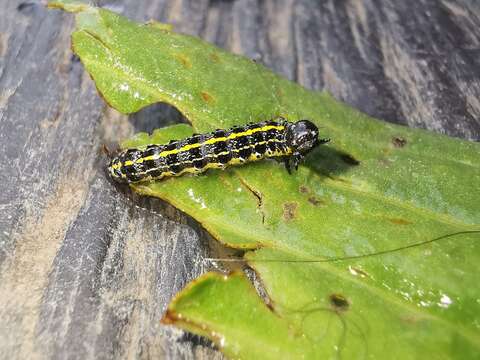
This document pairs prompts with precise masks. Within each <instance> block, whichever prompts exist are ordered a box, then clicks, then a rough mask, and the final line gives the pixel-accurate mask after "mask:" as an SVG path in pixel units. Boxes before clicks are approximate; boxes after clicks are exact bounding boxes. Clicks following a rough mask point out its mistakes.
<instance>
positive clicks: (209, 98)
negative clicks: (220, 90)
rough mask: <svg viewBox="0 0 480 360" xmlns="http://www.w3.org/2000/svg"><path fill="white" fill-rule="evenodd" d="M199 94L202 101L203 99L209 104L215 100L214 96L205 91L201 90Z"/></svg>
mask: <svg viewBox="0 0 480 360" xmlns="http://www.w3.org/2000/svg"><path fill="white" fill-rule="evenodd" d="M200 96H201V97H202V99H203V101H205V102H206V103H208V104H211V103H213V102H214V101H215V98H214V97H213V96H212V95H210V94H209V93H208V92H206V91H202V92H201V93H200Z"/></svg>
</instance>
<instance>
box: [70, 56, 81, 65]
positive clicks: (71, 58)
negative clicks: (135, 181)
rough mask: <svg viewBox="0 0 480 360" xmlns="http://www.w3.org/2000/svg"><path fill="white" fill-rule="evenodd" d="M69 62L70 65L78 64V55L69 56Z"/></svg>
mask: <svg viewBox="0 0 480 360" xmlns="http://www.w3.org/2000/svg"><path fill="white" fill-rule="evenodd" d="M70 62H71V63H72V64H75V63H79V62H80V57H78V55H76V54H72V56H70Z"/></svg>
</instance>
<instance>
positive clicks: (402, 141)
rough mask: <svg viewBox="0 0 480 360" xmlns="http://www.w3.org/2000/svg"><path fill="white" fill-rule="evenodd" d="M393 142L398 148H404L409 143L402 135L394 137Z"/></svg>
mask: <svg viewBox="0 0 480 360" xmlns="http://www.w3.org/2000/svg"><path fill="white" fill-rule="evenodd" d="M392 144H393V146H395V147H396V148H402V147H404V146H405V145H407V140H406V139H404V138H402V137H399V136H396V137H394V138H393V139H392Z"/></svg>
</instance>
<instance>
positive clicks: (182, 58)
mask: <svg viewBox="0 0 480 360" xmlns="http://www.w3.org/2000/svg"><path fill="white" fill-rule="evenodd" d="M175 58H176V59H177V60H178V62H179V63H180V64H182V65H183V66H184V67H185V68H187V69H190V68H191V67H192V62H191V61H190V59H189V58H188V57H187V56H185V55H183V54H176V55H175Z"/></svg>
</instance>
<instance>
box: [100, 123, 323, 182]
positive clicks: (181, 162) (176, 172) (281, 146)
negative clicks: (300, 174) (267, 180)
mask: <svg viewBox="0 0 480 360" xmlns="http://www.w3.org/2000/svg"><path fill="white" fill-rule="evenodd" d="M318 135H319V132H318V128H317V126H315V124H313V123H312V122H311V121H309V120H300V121H297V122H294V123H293V122H288V121H286V120H284V119H283V118H279V119H276V120H272V121H264V122H259V123H250V124H248V125H245V126H234V127H232V128H231V129H229V130H222V129H217V130H215V131H213V132H211V133H206V134H194V135H193V136H191V137H188V138H186V139H183V140H172V141H170V142H169V143H168V144H164V145H157V144H152V145H146V146H144V147H140V148H129V149H126V150H123V151H122V152H120V153H119V154H118V155H117V156H115V157H114V158H113V159H112V160H111V161H110V163H109V165H108V172H109V174H110V176H111V177H112V178H113V179H114V180H116V181H118V182H124V183H137V182H143V181H150V180H160V179H163V178H166V177H171V176H180V175H183V174H186V173H192V174H199V173H202V172H204V171H206V170H208V169H212V168H216V169H224V168H225V167H227V166H229V165H237V164H242V163H245V162H251V161H257V160H261V159H263V158H277V159H280V160H282V161H284V163H285V167H286V169H287V170H288V172H289V173H291V168H292V167H294V168H295V169H297V168H298V164H299V163H300V161H301V160H302V159H303V158H304V157H305V155H306V154H307V153H308V152H310V151H311V150H312V149H313V148H315V147H316V146H317V145H320V144H324V143H327V142H328V141H330V140H329V139H319V137H318Z"/></svg>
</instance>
